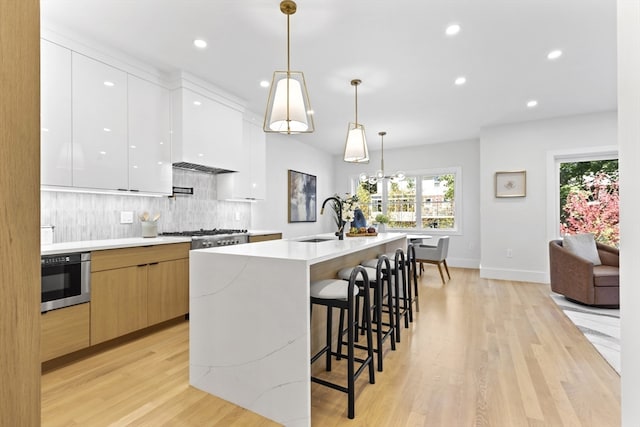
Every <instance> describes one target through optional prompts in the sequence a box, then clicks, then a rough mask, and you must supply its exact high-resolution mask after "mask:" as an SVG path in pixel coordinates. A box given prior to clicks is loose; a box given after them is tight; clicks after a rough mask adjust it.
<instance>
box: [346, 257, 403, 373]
mask: <svg viewBox="0 0 640 427" xmlns="http://www.w3.org/2000/svg"><path fill="white" fill-rule="evenodd" d="M383 264H386V268H388V269H391V267H390V263H389V258H387V257H386V256H384V255H383V256H381V257H380V258H378V263H377V265H376V268H375V269H373V268H371V267H363V268H364V269H365V271H366V272H367V276H368V277H369V285H370V287H371V286H372V287H373V301H374V303H373V305H372V306H371V311H373V313H374V317H373V321H372V327H373V332H375V334H376V348H375V349H374V353H378V371H380V372H382V370H383V362H382V359H383V356H384V352H383V349H382V345H383V343H384V341H386V340H387V338H389V337H391V340H390V343H391V350H393V351H395V350H396V338H395V325H394V316H393V313H391V312H388V315H389V321H388V322H387V323H385V322H384V320H383V316H382V314H383V304H384V303H383V299H384V297H387V305H388V306H389V307H392V306H393V299H392V298H393V291H392V284H391V281H390V280H385V277H384V273H383V272H382V270H383V268H384V267H383ZM354 268H356V267H347V268H343V269H342V270H340V271H338V277H339V278H341V279H343V280H349V278H350V277H351V273H352V272H353V270H354ZM385 283H386V284H387V287H386V289H385V287H384V284H385ZM356 285H358V287H359V288H360V292H359V293H358V299H360V297H361V296H364V292H365V290H364V287H363V283H362V280H358V281H356ZM358 307H359V305H358V302H357V301H356V323H358V319H359V317H360V314H359V311H358V310H359V308H358ZM343 313H344V312H343V311H341V313H340V330H341V331H342V330H343V329H342V327H343ZM364 318H365V311H364V310H363V311H362V319H363V320H362V324H359V326H360V329H361V333H362V334H364V333H365V332H366V327H365V320H364ZM342 336H343V334H341V336H340V338H339V339H338V348H340V349H342V345H343V340H342ZM356 341H358V338H357V336H356ZM355 346H356V348H360V349H363V346H361V345H358V344H355ZM340 351H341V350H340Z"/></svg>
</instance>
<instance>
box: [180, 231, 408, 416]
mask: <svg viewBox="0 0 640 427" xmlns="http://www.w3.org/2000/svg"><path fill="white" fill-rule="evenodd" d="M405 246H406V239H405V235H404V234H395V233H382V234H380V235H378V236H375V237H366V238H365V237H363V238H350V239H348V240H342V241H339V240H329V241H326V242H321V243H305V242H299V241H292V240H276V241H270V242H264V243H260V244H258V245H237V246H231V247H226V248H215V249H202V250H194V251H191V253H190V271H189V276H190V309H189V312H190V328H189V342H190V356H189V357H190V371H189V381H190V383H191V385H193V386H194V387H196V388H199V389H201V390H204V391H206V392H208V393H210V394H213V395H215V396H218V397H221V398H223V399H226V400H228V401H230V402H233V403H235V404H237V405H239V406H242V407H244V408H247V409H249V410H251V411H254V412H256V413H258V414H260V415H263V416H265V417H267V418H270V419H272V420H275V421H277V422H279V423H282V424H284V425H287V426H309V425H310V422H311V402H310V395H311V368H310V363H309V362H310V354H311V351H312V349H313V348H315V347H316V345H321V342H322V341H323V339H324V336H323V335H324V334H322V335H321V336H318V337H317V340H316V337H315V336H314V343H313V345H312V343H311V336H312V333H311V330H312V328H311V322H310V319H309V305H310V300H309V283H310V281H311V280H319V279H323V278H330V277H335V274H336V272H337V271H338V270H339V269H340V268H342V267H346V266H353V265H356V264H358V263H360V262H362V261H365V260H367V259H371V258H372V257H375V256H377V255H379V254H382V253H386V252H392V251H394V250H395V249H396V248H398V247H402V248H404V247H405ZM316 320H317V321H318V322H321V321H322V319H320V318H318V319H315V315H314V323H316ZM313 335H319V334H313ZM315 341H317V342H318V343H320V344H317V343H316V342H315Z"/></svg>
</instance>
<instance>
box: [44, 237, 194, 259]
mask: <svg viewBox="0 0 640 427" xmlns="http://www.w3.org/2000/svg"><path fill="white" fill-rule="evenodd" d="M175 243H191V237H165V236H163V237H131V238H123V239H107V240H84V241H78V242H63V243H53V244H51V245H42V246H41V247H40V255H57V254H62V253H75V252H91V251H100V250H106V249H122V248H132V247H138V246H154V245H171V244H175Z"/></svg>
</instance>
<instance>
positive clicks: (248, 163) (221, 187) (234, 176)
mask: <svg viewBox="0 0 640 427" xmlns="http://www.w3.org/2000/svg"><path fill="white" fill-rule="evenodd" d="M241 155H242V158H243V159H245V160H244V164H243V167H242V168H241V169H240V171H239V172H237V173H226V174H220V175H218V198H219V199H249V200H262V199H265V196H266V191H265V181H266V178H267V172H266V143H265V134H264V132H263V130H262V124H261V123H257V122H255V121H251V120H248V119H245V120H244V121H243V126H242V153H241Z"/></svg>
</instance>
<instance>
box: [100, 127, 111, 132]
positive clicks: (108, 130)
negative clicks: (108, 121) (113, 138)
mask: <svg viewBox="0 0 640 427" xmlns="http://www.w3.org/2000/svg"><path fill="white" fill-rule="evenodd" d="M102 130H103V131H105V132H111V129H109V128H103V129H102Z"/></svg>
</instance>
